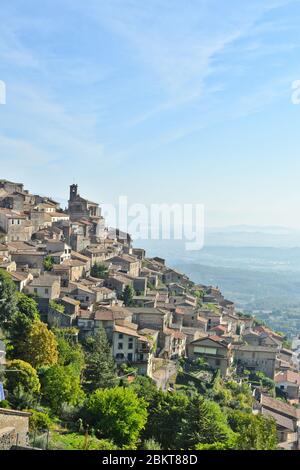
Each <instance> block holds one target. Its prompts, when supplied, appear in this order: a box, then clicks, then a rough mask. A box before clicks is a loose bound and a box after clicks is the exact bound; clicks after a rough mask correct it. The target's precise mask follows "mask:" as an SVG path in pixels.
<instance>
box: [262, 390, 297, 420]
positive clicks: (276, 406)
mask: <svg viewBox="0 0 300 470" xmlns="http://www.w3.org/2000/svg"><path fill="white" fill-rule="evenodd" d="M260 403H261V406H262V407H264V408H269V409H271V411H274V412H275V413H276V412H277V413H282V414H285V415H287V416H289V417H292V418H298V419H299V417H300V409H297V408H295V407H294V406H292V405H289V404H287V403H284V402H283V401H281V400H276V398H271V397H269V396H268V395H263V394H262V395H261V398H260Z"/></svg>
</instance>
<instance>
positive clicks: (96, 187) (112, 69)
mask: <svg viewBox="0 0 300 470" xmlns="http://www.w3.org/2000/svg"><path fill="white" fill-rule="evenodd" d="M1 17H2V24H1V29H0V80H2V81H4V82H5V84H6V88H7V98H6V104H5V105H0V169H1V171H0V173H1V176H0V177H1V178H6V179H11V180H20V181H22V182H24V184H25V187H26V188H28V189H29V190H31V191H33V192H35V193H38V192H39V193H44V194H49V195H52V196H53V197H54V196H55V197H58V198H61V199H62V200H66V199H67V198H68V189H69V184H71V183H72V182H73V181H76V182H77V183H78V185H79V190H80V193H81V194H83V195H86V196H87V197H88V198H90V199H94V200H97V201H99V202H100V203H110V202H113V203H116V202H117V200H118V197H119V195H127V196H128V198H129V202H132V203H136V202H138V203H143V204H151V203H152V202H155V203H159V204H160V203H168V204H173V203H202V204H204V206H205V220H206V224H207V226H209V227H219V226H221V227H225V226H232V225H244V224H245V225H250V226H253V225H254V226H282V227H291V228H294V229H300V218H299V216H298V213H299V207H300V192H299V189H298V187H299V173H300V171H299V170H300V159H299V143H298V135H299V125H300V106H296V105H294V104H292V100H291V95H292V83H293V82H294V81H295V80H300V61H299V47H300V31H299V22H300V1H299V0H296V1H295V0H293V1H292V0H264V1H263V2H262V1H261V0H253V1H252V2H248V1H237V0H228V1H226V2H224V1H223V0H209V1H208V0H188V1H187V2H186V7H185V9H184V10H183V9H182V2H181V1H180V0H151V1H149V2H147V3H146V4H145V2H140V1H138V0H110V1H109V2H99V1H96V0H89V1H88V2H82V1H79V0H59V1H58V0H51V1H50V0H45V1H43V2H37V1H36V0H27V1H26V2H23V1H22V0H15V1H14V2H13V3H12V2H9V1H8V0H3V1H2V2H1Z"/></svg>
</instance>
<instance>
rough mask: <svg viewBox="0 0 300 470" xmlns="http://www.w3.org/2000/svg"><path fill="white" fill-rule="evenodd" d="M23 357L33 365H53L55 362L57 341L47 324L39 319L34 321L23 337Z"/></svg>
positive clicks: (56, 358)
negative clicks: (24, 337) (25, 336)
mask: <svg viewBox="0 0 300 470" xmlns="http://www.w3.org/2000/svg"><path fill="white" fill-rule="evenodd" d="M25 348H26V350H25V353H24V358H26V360H27V361H28V362H29V363H30V364H32V365H33V366H34V367H37V368H38V367H41V366H45V365H49V366H51V365H53V364H56V363H57V360H58V352H57V341H56V339H55V336H54V334H53V333H52V331H50V330H49V329H48V327H47V325H46V324H45V323H43V322H41V321H35V322H34V323H33V324H32V325H31V327H30V330H29V333H28V336H27V338H26V339H25Z"/></svg>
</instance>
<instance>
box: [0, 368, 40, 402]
mask: <svg viewBox="0 0 300 470" xmlns="http://www.w3.org/2000/svg"><path fill="white" fill-rule="evenodd" d="M5 387H6V388H7V391H8V399H9V402H10V403H11V404H12V405H13V406H14V407H16V408H21V409H22V408H24V407H27V406H31V405H33V404H34V403H35V402H36V401H37V399H38V397H39V392H40V388H41V384H40V381H39V377H38V374H37V371H36V370H35V369H34V368H33V367H32V366H31V365H30V364H28V362H25V361H21V360H19V359H15V360H13V361H10V362H9V364H8V366H7V367H6V382H5Z"/></svg>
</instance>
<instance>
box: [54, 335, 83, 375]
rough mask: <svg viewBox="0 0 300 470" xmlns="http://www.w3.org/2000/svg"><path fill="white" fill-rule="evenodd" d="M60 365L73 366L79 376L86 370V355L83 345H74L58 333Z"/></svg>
mask: <svg viewBox="0 0 300 470" xmlns="http://www.w3.org/2000/svg"><path fill="white" fill-rule="evenodd" d="M56 341H57V351H58V364H59V365H62V366H68V365H73V367H74V368H75V369H76V370H77V372H78V374H80V373H81V371H82V369H83V368H84V365H85V362H84V353H83V349H82V346H81V344H78V343H74V342H73V341H72V340H71V339H69V338H68V337H66V336H64V334H63V333H60V332H59V331H58V332H57V333H56Z"/></svg>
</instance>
